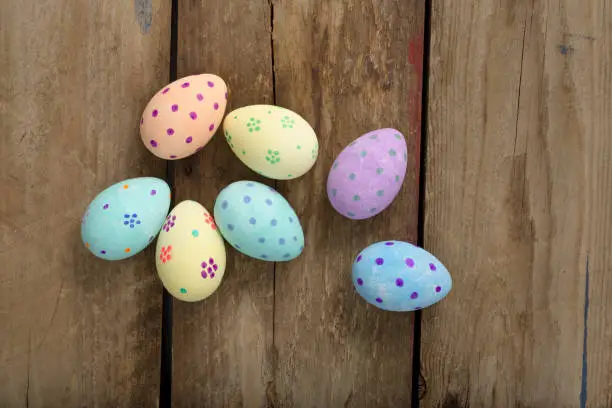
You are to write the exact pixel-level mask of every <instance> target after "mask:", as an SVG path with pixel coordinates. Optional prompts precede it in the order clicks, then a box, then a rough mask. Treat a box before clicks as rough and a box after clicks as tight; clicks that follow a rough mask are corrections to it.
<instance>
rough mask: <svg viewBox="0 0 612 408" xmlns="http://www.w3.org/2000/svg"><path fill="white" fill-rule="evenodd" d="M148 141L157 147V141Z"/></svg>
mask: <svg viewBox="0 0 612 408" xmlns="http://www.w3.org/2000/svg"><path fill="white" fill-rule="evenodd" d="M149 143H151V146H153V147H157V142H156V141H155V140H151V141H150V142H149Z"/></svg>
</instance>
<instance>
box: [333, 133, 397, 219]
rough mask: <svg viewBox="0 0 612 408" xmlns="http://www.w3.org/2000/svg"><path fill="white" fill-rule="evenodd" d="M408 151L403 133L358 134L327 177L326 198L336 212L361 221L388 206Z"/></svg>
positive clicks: (337, 159)
mask: <svg viewBox="0 0 612 408" xmlns="http://www.w3.org/2000/svg"><path fill="white" fill-rule="evenodd" d="M407 161H408V153H407V148H406V141H405V140H404V136H403V135H402V134H401V133H400V132H398V131H397V130H395V129H379V130H375V131H372V132H369V133H366V134H365V135H363V136H361V137H359V138H358V139H356V140H354V141H353V142H352V143H351V144H350V145H348V146H347V147H345V148H344V150H342V152H340V154H339V155H338V157H337V158H336V160H335V161H334V164H333V165H332V168H331V170H330V172H329V175H328V177H327V197H328V198H329V201H330V202H331V205H332V206H333V207H334V209H335V210H336V211H338V212H339V213H340V214H342V215H343V216H345V217H347V218H351V219H354V220H362V219H365V218H369V217H373V216H375V215H376V214H379V213H380V212H381V211H383V210H384V209H385V208H387V207H388V206H389V205H390V204H391V202H392V201H393V199H394V198H395V197H396V196H397V193H398V192H399V190H400V188H401V186H402V183H403V181H404V176H405V175H406V165H407Z"/></svg>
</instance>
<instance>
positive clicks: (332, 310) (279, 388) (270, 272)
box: [173, 0, 424, 407]
mask: <svg viewBox="0 0 612 408" xmlns="http://www.w3.org/2000/svg"><path fill="white" fill-rule="evenodd" d="M293 3H295V2H289V1H274V2H272V3H270V2H268V1H267V0H262V1H250V0H249V1H247V0H243V1H240V2H238V3H236V2H231V3H228V2H225V1H220V0H219V1H213V2H212V3H211V2H210V1H208V2H204V1H195V2H181V3H180V6H181V9H180V23H179V31H180V36H179V75H180V76H183V75H188V74H193V73H197V72H214V73H217V74H219V75H221V76H222V77H223V78H225V79H226V81H227V82H228V85H229V87H230V97H229V102H230V107H228V111H229V110H230V109H234V108H237V107H240V106H245V105H249V104H255V103H273V102H274V99H273V91H274V89H273V84H274V82H273V77H272V61H273V55H272V38H271V35H273V47H274V63H275V65H274V67H275V70H276V81H275V83H276V95H277V98H278V99H277V104H278V105H280V106H284V107H287V108H289V109H293V110H295V111H296V112H298V113H300V114H301V115H303V116H304V117H305V118H306V119H307V120H308V121H309V122H310V123H311V124H312V125H313V126H314V127H315V130H316V131H317V134H318V135H319V141H320V146H321V148H320V152H321V153H320V157H319V160H318V162H317V164H316V166H315V168H313V169H312V170H311V171H310V172H309V173H308V174H307V175H306V176H304V177H302V178H301V179H299V180H294V181H289V182H282V183H277V186H278V188H279V191H280V192H281V193H282V194H284V195H286V196H287V198H288V199H289V201H290V202H291V203H292V205H293V206H294V208H295V209H296V211H297V213H298V215H299V217H300V219H301V221H302V224H303V226H304V228H305V234H306V236H307V244H306V249H305V252H304V254H303V255H302V256H301V257H300V258H298V259H297V260H295V261H291V262H289V263H282V264H277V265H276V283H275V273H274V265H273V264H267V263H264V262H261V261H255V260H250V259H248V258H247V257H245V256H243V255H240V254H239V253H237V252H236V251H234V250H233V249H231V248H228V251H229V252H230V253H229V257H228V259H229V260H230V261H229V262H230V263H229V264H228V273H227V275H226V277H225V279H224V282H223V284H222V286H221V288H220V289H219V291H218V292H217V293H215V294H214V295H213V296H212V297H211V298H209V299H208V300H206V301H204V302H203V303H202V304H197V305H187V304H183V303H179V302H175V306H174V307H175V314H174V333H175V335H174V376H173V383H174V398H173V399H174V402H175V404H176V405H177V406H181V407H182V406H203V405H205V406H252V407H260V406H279V407H280V406H295V407H300V406H309V407H310V406H317V407H326V406H330V407H331V406H339V405H340V406H342V404H344V405H345V406H347V407H362V406H377V407H384V406H397V404H398V403H407V402H408V401H409V400H410V395H411V389H410V385H411V365H412V316H411V315H409V314H402V315H400V314H397V315H396V314H390V313H384V312H381V311H377V310H374V308H372V307H366V305H365V304H364V302H363V301H361V300H360V299H359V298H358V296H357V295H356V294H355V293H354V290H353V288H352V285H351V281H350V278H349V275H350V266H351V264H352V259H353V257H354V255H355V254H356V253H357V251H359V250H360V249H361V248H363V247H365V246H367V245H368V244H369V243H371V242H374V241H375V240H382V239H386V238H388V237H394V238H397V239H406V240H411V241H415V240H416V225H417V200H418V188H417V186H418V181H417V180H418V157H419V151H418V148H419V134H420V131H419V120H420V100H421V98H420V92H421V72H422V41H423V32H422V30H423V17H424V8H423V5H422V4H420V3H421V2H418V1H409V2H403V1H402V2H397V1H384V2H382V3H381V4H378V5H373V4H370V3H371V2H368V1H365V0H353V1H350V2H348V3H347V2H342V1H339V0H334V1H329V2H321V1H306V2H301V3H296V4H293ZM272 16H273V21H272ZM228 24H229V26H231V27H232V29H231V30H228V29H226V28H224V27H228ZM272 32H273V34H272ZM378 127H396V128H398V129H400V130H402V131H403V132H404V134H405V135H406V136H407V138H408V139H409V148H410V152H411V156H410V163H409V175H408V177H407V179H406V181H405V185H404V187H403V189H402V192H401V195H400V196H399V197H398V198H397V201H396V202H395V203H394V205H393V207H392V208H390V209H388V210H387V211H386V212H385V213H384V214H382V215H380V216H378V217H376V219H374V220H371V221H365V222H350V221H348V220H345V219H343V218H342V217H340V216H339V215H337V214H335V213H334V212H333V210H332V208H331V206H330V205H329V203H328V201H327V198H326V196H325V192H324V191H325V190H324V186H325V179H326V177H327V171H328V170H329V168H330V166H331V162H332V159H333V157H334V156H335V155H337V154H338V153H339V152H340V150H341V148H342V147H343V146H345V145H346V144H348V143H350V141H351V140H352V139H354V138H356V137H357V136H359V135H360V134H362V133H365V132H366V131H368V130H372V129H375V128H378ZM244 178H249V179H256V180H260V177H259V176H257V175H256V174H255V173H253V172H252V171H250V170H249V169H247V168H246V167H245V166H244V165H243V164H242V163H241V162H240V161H239V160H238V159H237V158H235V157H234V156H233V154H232V153H231V151H230V149H229V147H228V146H227V145H226V142H225V141H224V140H223V138H221V137H219V135H217V136H216V137H215V139H214V140H213V141H212V142H211V144H210V145H208V146H207V147H206V149H204V150H203V151H202V152H201V153H200V155H199V156H196V157H194V158H191V159H188V160H184V161H181V162H179V163H177V170H176V188H177V199H178V200H179V201H180V200H182V199H187V198H191V199H195V200H199V201H200V202H202V203H203V204H204V205H205V206H206V207H207V208H209V209H210V208H212V206H213V203H214V199H215V197H216V195H217V193H218V192H219V190H220V189H221V188H223V187H224V186H225V185H227V184H229V183H231V182H232V181H235V180H240V179H244ZM268 182H269V183H271V181H268ZM332 231H335V232H334V233H332ZM275 285H276V287H275Z"/></svg>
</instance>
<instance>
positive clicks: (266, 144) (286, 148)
mask: <svg viewBox="0 0 612 408" xmlns="http://www.w3.org/2000/svg"><path fill="white" fill-rule="evenodd" d="M223 131H224V134H225V140H226V141H227V143H228V144H229V146H230V148H231V149H232V151H233V152H234V154H236V156H238V158H239V159H240V160H241V161H242V162H243V163H244V164H245V165H247V166H248V167H249V168H250V169H251V170H253V171H255V172H256V173H259V174H261V175H262V176H265V177H268V178H271V179H276V180H289V179H294V178H296V177H300V176H301V175H303V174H304V173H306V172H307V171H308V170H310V168H311V167H312V166H313V165H314V163H315V161H316V160H317V155H318V152H319V144H318V142H317V136H316V135H315V132H314V130H313V129H312V127H311V126H310V125H309V124H308V122H306V120H305V119H304V118H302V117H301V116H300V115H298V114H297V113H295V112H292V111H290V110H289V109H285V108H281V107H279V106H273V105H251V106H245V107H243V108H239V109H236V110H234V111H232V112H230V113H229V114H228V115H227V117H226V118H225V120H224V121H223Z"/></svg>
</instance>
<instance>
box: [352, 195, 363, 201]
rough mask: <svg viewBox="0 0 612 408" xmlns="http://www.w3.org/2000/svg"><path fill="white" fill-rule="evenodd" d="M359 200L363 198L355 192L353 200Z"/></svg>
mask: <svg viewBox="0 0 612 408" xmlns="http://www.w3.org/2000/svg"><path fill="white" fill-rule="evenodd" d="M359 200H361V197H359V196H358V195H357V194H355V195H354V196H353V201H359Z"/></svg>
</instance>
